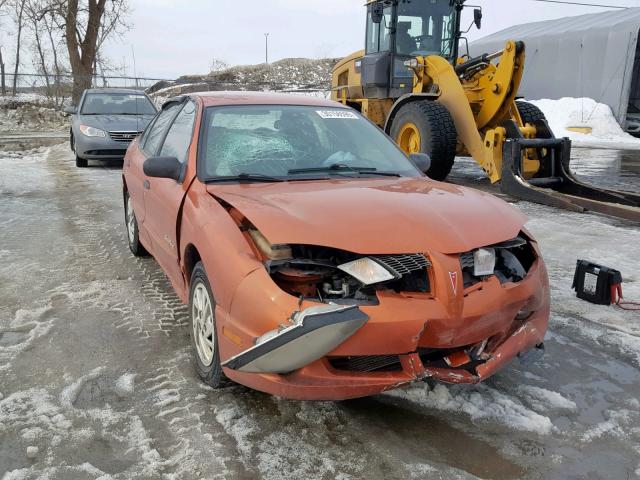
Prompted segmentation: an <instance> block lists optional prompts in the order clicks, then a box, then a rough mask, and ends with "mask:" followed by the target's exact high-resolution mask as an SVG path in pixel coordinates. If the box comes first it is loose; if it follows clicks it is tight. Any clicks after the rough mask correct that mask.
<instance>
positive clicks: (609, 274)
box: [573, 260, 622, 305]
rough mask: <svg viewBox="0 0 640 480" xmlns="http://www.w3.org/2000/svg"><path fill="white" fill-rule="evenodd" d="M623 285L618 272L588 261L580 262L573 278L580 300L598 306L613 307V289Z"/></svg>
mask: <svg viewBox="0 0 640 480" xmlns="http://www.w3.org/2000/svg"><path fill="white" fill-rule="evenodd" d="M621 283H622V275H621V274H620V272H619V271H618V270H614V269H613V268H609V267H603V266H602V265H597V264H595V263H591V262H588V261H587V260H578V263H577V265H576V273H575V275H574V276H573V288H574V289H575V291H576V294H577V295H578V298H581V299H583V300H586V301H588V302H591V303H595V304H598V305H611V303H612V301H613V299H612V298H611V288H612V287H613V286H615V285H620V284H621Z"/></svg>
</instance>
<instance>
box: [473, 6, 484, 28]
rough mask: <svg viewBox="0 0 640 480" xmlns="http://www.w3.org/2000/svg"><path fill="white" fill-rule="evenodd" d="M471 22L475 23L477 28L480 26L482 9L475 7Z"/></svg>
mask: <svg viewBox="0 0 640 480" xmlns="http://www.w3.org/2000/svg"><path fill="white" fill-rule="evenodd" d="M473 23H475V24H476V27H478V30H480V28H481V27H482V9H480V8H476V9H474V10H473Z"/></svg>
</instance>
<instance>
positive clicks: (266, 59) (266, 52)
mask: <svg viewBox="0 0 640 480" xmlns="http://www.w3.org/2000/svg"><path fill="white" fill-rule="evenodd" d="M264 63H266V64H267V65H269V34H268V33H265V34H264Z"/></svg>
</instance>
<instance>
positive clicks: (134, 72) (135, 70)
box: [131, 44, 140, 135]
mask: <svg viewBox="0 0 640 480" xmlns="http://www.w3.org/2000/svg"><path fill="white" fill-rule="evenodd" d="M131 58H132V59H133V76H134V77H135V79H136V91H137V90H138V71H137V69H136V52H135V50H134V49H133V44H131ZM133 101H134V102H136V135H137V134H138V132H139V131H140V114H139V112H138V94H137V93H136V95H135V97H134V98H133Z"/></svg>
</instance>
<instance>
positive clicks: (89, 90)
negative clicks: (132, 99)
mask: <svg viewBox="0 0 640 480" xmlns="http://www.w3.org/2000/svg"><path fill="white" fill-rule="evenodd" d="M85 93H130V94H135V93H137V94H140V95H144V94H145V93H144V91H143V90H136V89H134V88H87V89H86V90H85Z"/></svg>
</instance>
